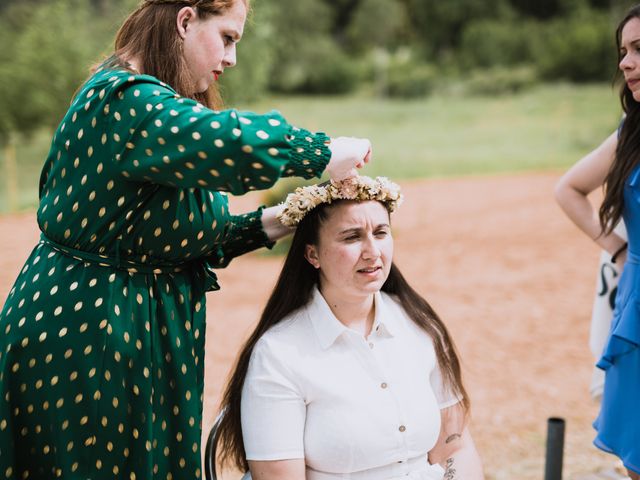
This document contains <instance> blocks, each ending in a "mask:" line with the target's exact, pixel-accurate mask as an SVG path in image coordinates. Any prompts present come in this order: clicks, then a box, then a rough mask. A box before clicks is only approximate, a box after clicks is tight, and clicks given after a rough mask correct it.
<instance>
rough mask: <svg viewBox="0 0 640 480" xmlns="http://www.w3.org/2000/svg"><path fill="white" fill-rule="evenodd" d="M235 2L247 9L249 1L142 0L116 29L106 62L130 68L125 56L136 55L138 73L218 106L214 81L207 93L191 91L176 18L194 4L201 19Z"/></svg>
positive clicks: (205, 103)
mask: <svg viewBox="0 0 640 480" xmlns="http://www.w3.org/2000/svg"><path fill="white" fill-rule="evenodd" d="M236 1H242V2H244V4H245V5H246V6H247V8H249V0H144V1H143V2H142V3H141V4H140V5H139V6H138V8H136V10H134V11H133V12H132V13H131V14H130V15H129V16H128V17H127V19H126V20H125V21H124V23H123V24H122V26H121V27H120V29H119V30H118V33H117V34H116V40H115V53H114V56H113V57H111V59H109V60H108V61H107V63H106V64H107V65H117V66H120V67H122V68H130V66H129V64H128V63H127V59H129V58H133V57H135V58H139V59H140V61H141V62H142V63H141V65H140V69H141V70H142V72H141V73H145V74H147V75H152V76H154V77H156V78H157V79H159V80H161V81H163V82H165V83H166V84H168V85H170V86H171V87H172V88H173V89H174V90H175V91H176V92H178V93H179V94H180V95H182V96H184V97H189V98H192V99H194V100H196V101H198V102H200V103H202V104H203V105H205V106H206V107H209V108H220V107H221V106H222V100H221V98H220V93H219V91H218V88H217V86H216V84H212V85H211V86H210V87H209V89H208V90H207V91H206V92H194V89H193V80H192V79H191V78H190V76H189V73H188V72H189V70H188V68H186V64H185V60H184V56H183V52H182V41H181V38H180V36H179V35H178V31H177V28H176V17H177V15H178V12H179V11H180V9H181V8H184V7H193V8H194V9H195V10H196V12H197V14H198V16H200V17H201V18H207V17H210V16H212V15H222V14H224V12H226V11H227V10H229V8H231V7H232V6H233V5H234V3H235V2H236Z"/></svg>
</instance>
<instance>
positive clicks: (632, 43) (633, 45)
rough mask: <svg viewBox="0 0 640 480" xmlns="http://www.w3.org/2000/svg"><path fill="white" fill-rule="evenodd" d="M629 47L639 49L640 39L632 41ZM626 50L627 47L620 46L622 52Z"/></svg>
mask: <svg viewBox="0 0 640 480" xmlns="http://www.w3.org/2000/svg"><path fill="white" fill-rule="evenodd" d="M629 45H630V46H632V47H637V46H638V45H640V38H636V39H635V40H631V41H630V42H629ZM625 48H626V47H625V46H624V45H621V46H620V50H623V49H625Z"/></svg>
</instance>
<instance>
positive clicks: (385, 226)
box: [338, 223, 390, 235]
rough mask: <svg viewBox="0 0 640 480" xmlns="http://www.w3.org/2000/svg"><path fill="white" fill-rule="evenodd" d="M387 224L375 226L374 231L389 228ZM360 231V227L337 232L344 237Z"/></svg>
mask: <svg viewBox="0 0 640 480" xmlns="http://www.w3.org/2000/svg"><path fill="white" fill-rule="evenodd" d="M389 227H390V226H389V224H388V223H380V224H378V225H376V226H375V228H374V230H378V229H379V228H389ZM360 230H362V228H361V227H353V228H347V229H345V230H341V231H339V232H338V234H339V235H344V234H347V233H357V232H359V231H360Z"/></svg>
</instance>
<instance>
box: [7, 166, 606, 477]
mask: <svg viewBox="0 0 640 480" xmlns="http://www.w3.org/2000/svg"><path fill="white" fill-rule="evenodd" d="M557 176H558V175H557V174H553V173H543V174H526V175H508V176H494V177H467V178H458V179H446V180H439V179H437V180H422V181H412V182H409V181H403V182H401V183H402V186H403V187H404V192H405V203H404V205H403V206H402V207H401V208H400V209H399V210H398V212H397V214H395V217H394V235H395V239H396V251H395V253H396V256H395V259H396V262H397V264H398V265H399V266H400V268H401V269H402V270H403V272H404V273H405V275H406V276H407V277H408V279H409V280H410V281H411V283H412V284H413V286H414V287H415V288H416V289H417V290H418V291H419V292H421V293H422V294H423V295H424V296H425V297H426V298H427V299H428V300H429V301H430V302H431V304H432V305H433V306H434V308H435V309H436V311H438V313H439V314H440V316H441V317H442V318H443V319H444V320H445V322H446V323H447V324H448V325H449V327H450V330H451V332H452V334H453V337H454V339H455V340H456V343H457V346H458V349H459V351H460V353H461V356H462V360H463V368H464V373H465V379H466V383H467V387H468V390H469V392H470V395H471V400H472V413H473V423H472V432H473V435H474V438H475V440H476V443H477V445H478V449H479V450H480V453H481V455H482V457H483V461H484V464H485V470H486V474H487V479H488V480H489V479H494V480H498V479H509V480H512V479H515V480H529V479H531V480H533V479H542V478H543V473H544V450H545V435H546V419H547V418H548V417H550V416H562V417H565V418H566V420H567V437H566V448H565V470H564V471H565V478H569V479H570V478H576V477H578V476H580V475H582V474H585V473H587V472H594V471H596V470H598V469H601V468H608V467H611V466H612V465H613V464H614V463H615V461H614V458H613V457H611V456H609V455H605V454H601V453H599V452H597V451H596V449H595V448H594V447H593V446H591V440H592V437H593V432H592V429H591V421H592V420H593V418H594V417H595V415H596V414H597V405H596V404H595V403H594V402H593V401H592V400H591V398H590V396H589V392H588V385H589V380H590V376H591V369H592V363H593V360H592V358H591V354H590V352H589V348H588V332H589V319H590V311H591V304H592V301H593V294H594V290H595V275H596V268H597V263H598V256H599V250H598V248H597V247H596V246H595V245H594V244H592V243H591V242H590V241H589V240H588V239H586V237H584V236H583V235H582V234H581V233H580V232H579V231H578V230H577V229H576V228H575V227H574V226H573V225H572V224H571V223H570V222H569V221H568V220H567V219H566V218H565V217H564V216H563V214H562V213H561V212H560V210H559V208H558V207H557V206H556V205H555V203H554V201H553V184H554V182H555V180H556V178H557ZM259 201H260V198H259V197H258V196H256V195H250V196H247V197H241V198H232V199H231V203H232V207H234V210H235V211H237V212H239V211H243V210H248V209H250V208H253V207H254V206H255V205H257V204H258V203H259ZM0 232H1V233H0V299H4V298H6V295H7V293H8V291H9V289H10V288H11V286H12V283H13V281H14V279H15V277H16V275H17V273H18V271H19V270H20V268H21V265H22V262H23V261H24V259H25V258H26V257H27V255H28V253H29V251H30V250H31V248H32V247H33V245H34V244H35V243H36V241H37V239H38V235H39V232H38V231H37V227H36V223H35V215H34V213H22V214H16V215H6V216H0ZM281 262H282V258H281V257H275V256H266V255H261V254H256V253H254V254H250V255H247V256H245V257H243V258H238V259H235V260H234V261H233V262H232V264H231V266H230V267H229V268H227V269H226V270H222V271H220V273H219V277H220V283H221V285H222V290H221V291H219V292H214V293H211V294H210V295H209V296H208V310H207V315H208V331H207V357H206V371H207V374H206V395H205V396H206V398H205V405H204V406H205V413H204V426H203V427H204V429H203V431H204V432H205V434H206V432H207V431H208V430H209V428H210V426H211V424H212V422H213V419H214V417H215V415H216V410H217V404H218V401H219V398H220V393H221V390H222V388H223V384H224V381H225V377H226V375H227V373H228V371H229V368H230V366H231V363H232V362H233V360H234V356H235V354H236V352H237V351H238V348H239V346H240V344H241V343H242V341H243V339H244V338H245V337H246V336H247V334H248V332H249V331H250V329H251V327H252V325H253V324H254V322H255V321H256V319H257V318H258V316H259V313H260V310H261V307H262V306H263V304H264V302H265V300H266V298H267V296H268V293H269V291H270V289H271V287H272V285H273V283H274V281H275V278H276V275H277V273H278V271H279V269H280V265H281ZM0 301H3V300H0ZM225 477H226V478H234V477H235V475H233V474H231V475H226V476H225Z"/></svg>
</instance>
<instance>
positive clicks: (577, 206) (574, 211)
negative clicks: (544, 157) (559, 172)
mask: <svg viewBox="0 0 640 480" xmlns="http://www.w3.org/2000/svg"><path fill="white" fill-rule="evenodd" d="M617 145H618V133H617V132H614V133H612V134H611V135H610V136H609V137H608V138H607V139H606V140H605V141H604V142H603V143H602V144H601V145H600V146H599V147H598V148H596V149H595V150H593V151H592V152H591V153H589V154H588V155H586V156H585V157H583V158H582V159H581V160H580V161H579V162H578V163H576V164H575V165H574V166H573V167H571V168H570V169H569V171H568V172H567V173H565V174H564V175H563V176H562V178H561V179H560V180H559V181H558V183H557V184H556V189H555V195H556V201H557V202H558V204H559V205H560V207H561V208H562V209H563V210H564V212H565V213H566V214H567V216H568V217H569V218H570V219H571V220H572V221H573V223H575V224H576V225H577V226H578V228H579V229H580V230H582V231H583V232H584V233H585V234H587V235H588V236H589V238H591V239H592V240H593V241H594V242H596V243H597V244H598V245H600V246H601V247H602V248H603V249H604V250H606V251H608V252H609V253H613V252H615V251H616V250H617V249H618V248H620V246H621V245H622V244H624V240H623V239H621V238H620V237H619V236H618V235H616V234H615V233H611V234H608V235H601V231H602V229H601V228H600V221H599V220H598V216H597V215H596V212H595V210H594V208H593V206H592V205H591V202H589V199H588V198H587V196H588V195H589V194H590V193H591V192H593V191H594V190H595V189H596V188H598V187H601V186H602V185H603V184H604V181H605V178H606V176H607V173H608V172H609V170H610V168H611V165H612V164H613V160H614V158H615V153H616V147H617Z"/></svg>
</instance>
